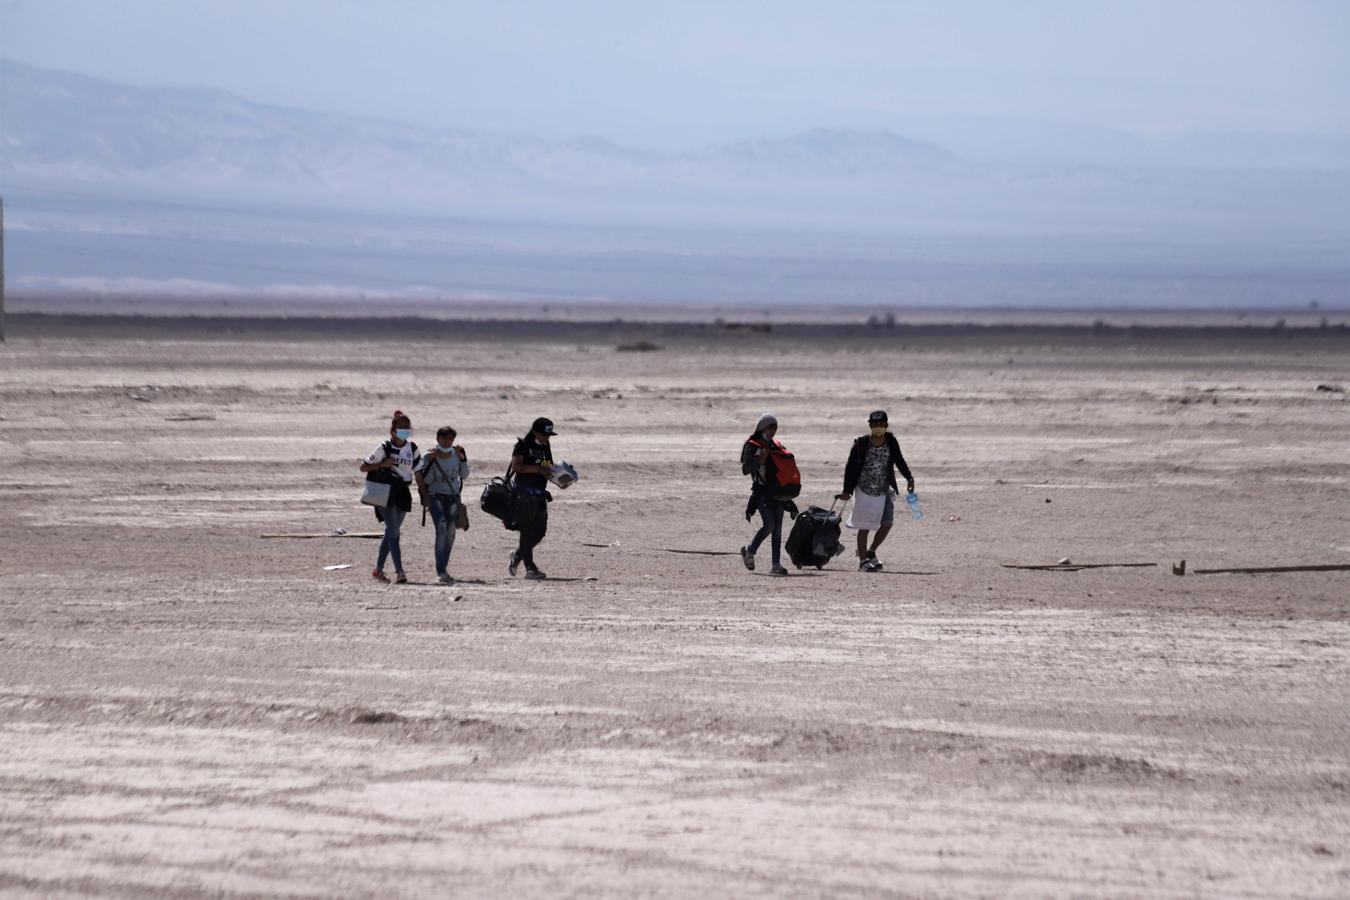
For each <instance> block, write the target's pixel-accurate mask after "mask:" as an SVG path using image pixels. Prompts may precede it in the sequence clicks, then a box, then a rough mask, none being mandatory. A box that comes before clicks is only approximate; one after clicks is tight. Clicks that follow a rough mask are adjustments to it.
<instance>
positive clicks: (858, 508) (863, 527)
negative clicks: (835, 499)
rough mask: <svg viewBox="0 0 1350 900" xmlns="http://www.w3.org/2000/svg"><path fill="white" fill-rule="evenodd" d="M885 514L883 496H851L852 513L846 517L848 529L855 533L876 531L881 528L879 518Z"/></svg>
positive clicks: (857, 494) (858, 494) (859, 493)
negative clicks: (855, 531)
mask: <svg viewBox="0 0 1350 900" xmlns="http://www.w3.org/2000/svg"><path fill="white" fill-rule="evenodd" d="M885 512H886V495H885V494H865V493H863V492H862V491H856V492H854V494H853V511H852V512H851V513H849V516H848V527H849V528H852V529H855V530H857V531H876V530H877V529H878V528H880V527H881V516H882V514H884V513H885Z"/></svg>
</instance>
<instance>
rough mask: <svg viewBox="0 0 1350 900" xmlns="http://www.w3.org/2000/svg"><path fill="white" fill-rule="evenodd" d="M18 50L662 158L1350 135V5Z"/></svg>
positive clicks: (66, 26)
mask: <svg viewBox="0 0 1350 900" xmlns="http://www.w3.org/2000/svg"><path fill="white" fill-rule="evenodd" d="M0 56H5V57H8V58H11V59H16V60H19V61H21V62H27V63H31V64H35V65H42V66H48V67H52V68H61V69H71V70H75V71H78V72H82V73H86V74H90V75H96V76H100V77H105V78H110V79H115V80H122V81H130V82H133V83H137V84H166V85H198V86H210V87H221V88H225V89H227V90H231V91H234V92H237V93H239V94H242V95H244V96H246V97H248V98H250V99H255V100H260V101H265V102H273V103H280V104H286V105H296V106H304V107H314V108H323V109H332V110H340V111H347V112H354V113H376V114H384V115H389V116H392V117H395V118H399V119H405V120H409V121H416V122H423V123H426V124H431V125H437V126H446V127H463V128H471V129H490V130H505V131H519V132H533V133H539V134H543V135H547V136H553V137H564V136H572V135H577V134H596V135H602V136H605V137H610V138H613V139H616V140H619V141H623V142H627V143H635V144H644V145H656V144H665V145H694V144H699V143H704V142H707V141H711V140H725V139H733V138H740V137H753V136H761V135H766V134H782V133H786V132H791V131H796V130H800V129H804V128H809V127H814V126H830V127H859V128H890V129H893V130H897V131H902V132H903V131H907V130H913V128H912V126H913V123H915V122H918V121H923V120H924V119H925V118H929V117H934V116H943V117H947V116H951V117H1017V118H1034V119H1038V120H1047V121H1072V122H1077V123H1083V124H1087V125H1098V126H1105V127H1110V128H1119V129H1123V130H1128V131H1133V132H1140V133H1146V134H1172V133H1179V132H1186V131H1244V132H1253V131H1277V132H1309V133H1333V134H1350V0H1269V2H1267V0H1161V2H1155V0H1128V2H1106V0H1100V2H1093V0H1063V2H1053V0H1019V2H1012V0H953V2H945V3H938V2H933V0H925V2H921V3H911V2H862V0H836V2H834V3H823V2H820V0H809V2H795V0H771V2H737V0H721V2H701V0H679V2H674V3H672V2H660V3H657V2H649V3H642V2H638V0H596V2H586V0H575V2H558V0H547V2H545V0H538V2H511V0H495V2H488V3H484V2H481V0H480V2H474V3H458V2H446V0H437V2H420V0H383V2H373V0H363V2H345V0H228V2H225V0H162V2H157V0H0ZM2 113H3V111H2V110H0V114H2ZM2 124H3V123H0V127H2ZM907 126H908V127H907Z"/></svg>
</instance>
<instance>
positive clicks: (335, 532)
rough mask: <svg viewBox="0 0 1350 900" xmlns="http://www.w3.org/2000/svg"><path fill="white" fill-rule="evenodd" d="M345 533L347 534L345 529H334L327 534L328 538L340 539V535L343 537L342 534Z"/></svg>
mask: <svg viewBox="0 0 1350 900" xmlns="http://www.w3.org/2000/svg"><path fill="white" fill-rule="evenodd" d="M346 533H347V529H345V528H334V529H333V530H332V531H330V532H328V536H329V537H342V535H344V534H346Z"/></svg>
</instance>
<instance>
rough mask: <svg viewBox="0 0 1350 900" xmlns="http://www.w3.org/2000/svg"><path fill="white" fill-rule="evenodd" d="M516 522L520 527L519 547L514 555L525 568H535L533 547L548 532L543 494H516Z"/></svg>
mask: <svg viewBox="0 0 1350 900" xmlns="http://www.w3.org/2000/svg"><path fill="white" fill-rule="evenodd" d="M516 524H517V526H518V527H519V528H520V548H519V549H518V550H517V551H516V555H517V556H519V557H520V561H521V562H523V563H524V564H525V568H527V569H534V568H537V566H535V564H534V548H535V547H537V546H538V545H539V542H540V541H542V540H543V539H544V535H545V533H547V532H548V501H546V500H545V499H544V495H543V494H516Z"/></svg>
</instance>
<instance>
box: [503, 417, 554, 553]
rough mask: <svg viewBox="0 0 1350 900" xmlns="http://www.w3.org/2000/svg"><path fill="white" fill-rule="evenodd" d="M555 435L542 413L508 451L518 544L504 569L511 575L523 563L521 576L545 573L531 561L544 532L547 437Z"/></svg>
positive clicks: (550, 457)
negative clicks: (513, 486) (513, 489)
mask: <svg viewBox="0 0 1350 900" xmlns="http://www.w3.org/2000/svg"><path fill="white" fill-rule="evenodd" d="M555 434H557V432H556V431H554V429H553V422H552V421H551V420H549V419H545V418H543V417H542V416H541V417H540V418H538V419H535V420H534V422H533V423H532V424H531V425H530V431H529V433H528V434H526V435H525V437H523V438H521V439H520V440H518V441H516V446H515V448H514V449H512V451H511V475H512V476H513V477H514V479H515V482H514V483H515V513H514V515H515V526H516V529H517V530H518V531H519V532H520V545H519V547H517V548H516V550H515V552H514V553H512V554H511V562H510V565H509V566H508V567H507V570H508V571H509V572H510V573H511V574H512V575H515V574H516V572H518V571H519V569H520V564H521V563H524V564H525V577H526V578H530V579H534V580H542V579H543V578H545V577H546V576H545V575H544V573H543V572H541V571H540V570H539V567H538V566H536V565H535V564H534V548H535V547H536V546H538V545H539V542H540V541H542V540H543V539H544V534H545V532H547V531H548V502H549V500H551V499H552V497H550V496H549V493H548V477H549V473H550V472H551V471H552V469H553V452H552V450H550V449H549V438H551V437H552V436H553V435H555Z"/></svg>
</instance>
